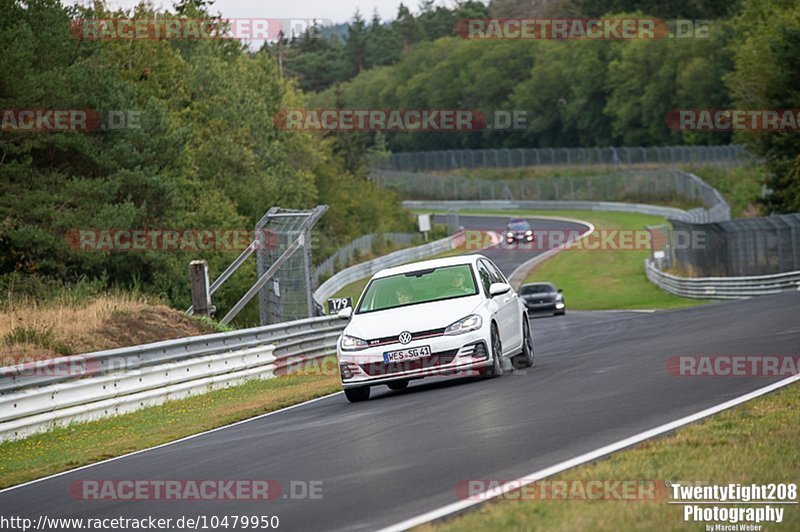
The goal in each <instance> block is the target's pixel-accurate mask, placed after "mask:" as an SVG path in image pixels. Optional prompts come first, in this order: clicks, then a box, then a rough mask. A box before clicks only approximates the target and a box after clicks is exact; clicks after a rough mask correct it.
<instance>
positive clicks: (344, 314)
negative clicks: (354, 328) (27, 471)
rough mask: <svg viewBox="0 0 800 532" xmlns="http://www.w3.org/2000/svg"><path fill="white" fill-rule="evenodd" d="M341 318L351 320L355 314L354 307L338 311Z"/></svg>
mask: <svg viewBox="0 0 800 532" xmlns="http://www.w3.org/2000/svg"><path fill="white" fill-rule="evenodd" d="M336 316H337V317H338V318H339V319H340V320H349V319H350V318H351V317H352V316H353V307H345V308H343V309H342V310H340V311H339V312H337V313H336Z"/></svg>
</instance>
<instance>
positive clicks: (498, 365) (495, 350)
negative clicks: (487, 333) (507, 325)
mask: <svg viewBox="0 0 800 532" xmlns="http://www.w3.org/2000/svg"><path fill="white" fill-rule="evenodd" d="M491 336H492V338H491V341H492V365H491V366H489V367H488V368H484V369H483V370H481V377H484V378H491V377H499V376H501V375H502V374H503V359H502V357H503V343H502V342H501V341H500V333H498V332H497V325H495V324H494V323H492V333H491Z"/></svg>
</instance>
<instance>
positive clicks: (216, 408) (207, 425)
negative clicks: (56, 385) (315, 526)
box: [0, 363, 341, 488]
mask: <svg viewBox="0 0 800 532" xmlns="http://www.w3.org/2000/svg"><path fill="white" fill-rule="evenodd" d="M322 367H323V368H327V367H336V364H335V363H331V364H325V365H323V366H322ZM340 389H341V385H340V383H339V378H338V376H337V375H335V374H330V375H328V374H310V373H309V374H306V375H290V376H283V377H277V378H274V379H269V380H259V379H254V380H250V381H247V382H245V383H244V384H241V385H238V386H232V387H230V388H226V389H222V390H216V391H213V392H210V393H206V394H203V395H197V396H194V397H189V398H186V399H181V400H177V401H168V402H166V403H164V404H163V405H160V406H154V407H149V408H144V409H142V410H138V411H136V412H132V413H129V414H124V415H121V416H115V417H109V418H104V419H100V420H97V421H91V422H86V423H73V424H71V425H69V426H67V427H63V428H57V429H53V430H51V431H48V432H45V433H41V434H34V435H31V436H29V437H27V438H25V439H21V440H16V441H6V442H3V443H0V488H4V487H8V486H12V485H14V484H19V483H22V482H27V481H29V480H33V479H36V478H40V477H43V476H47V475H51V474H54V473H58V472H60V471H65V470H68V469H74V468H76V467H80V466H82V465H86V464H91V463H93V462H98V461H100V460H105V459H107V458H112V457H115V456H120V455H123V454H126V453H130V452H133V451H137V450H140V449H145V448H148V447H152V446H155V445H159V444H162V443H166V442H169V441H173V440H176V439H179V438H182V437H185V436H189V435H192V434H197V433H199V432H203V431H206V430H209V429H213V428H216V427H221V426H223V425H227V424H230V423H234V422H236V421H241V420H243V419H248V418H251V417H254V416H257V415H259V414H263V413H266V412H272V411H274V410H278V409H281V408H285V407H287V406H291V405H294V404H297V403H301V402H303V401H308V400H310V399H314V398H315V397H321V396H323V395H327V394H329V393H333V392H337V391H339V390H340Z"/></svg>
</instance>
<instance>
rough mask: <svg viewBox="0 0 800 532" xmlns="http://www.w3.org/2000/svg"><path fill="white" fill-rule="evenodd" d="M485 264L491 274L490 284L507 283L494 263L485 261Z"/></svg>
mask: <svg viewBox="0 0 800 532" xmlns="http://www.w3.org/2000/svg"><path fill="white" fill-rule="evenodd" d="M486 264H487V266H488V267H489V272H490V273H491V274H492V282H493V283H507V282H508V281H507V280H506V276H505V275H503V272H501V271H500V268H498V267H497V265H496V264H495V263H494V262H492V261H489V260H487V261H486ZM495 279H496V280H495Z"/></svg>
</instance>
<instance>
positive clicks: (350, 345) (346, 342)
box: [339, 334, 369, 351]
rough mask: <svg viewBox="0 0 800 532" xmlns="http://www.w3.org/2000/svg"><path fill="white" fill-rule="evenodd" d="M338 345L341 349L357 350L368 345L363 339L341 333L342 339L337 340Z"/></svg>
mask: <svg viewBox="0 0 800 532" xmlns="http://www.w3.org/2000/svg"><path fill="white" fill-rule="evenodd" d="M339 345H340V346H341V348H342V351H357V350H359V349H364V348H366V347H369V344H367V342H366V341H365V340H362V339H361V338H356V337H355V336H348V335H346V334H343V335H342V340H341V342H339Z"/></svg>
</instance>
